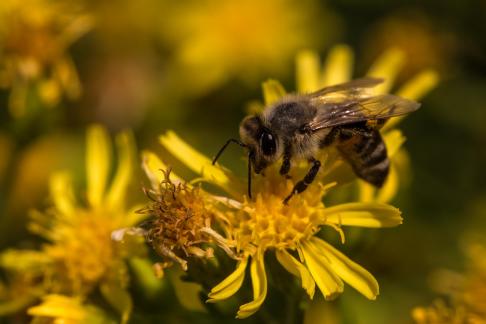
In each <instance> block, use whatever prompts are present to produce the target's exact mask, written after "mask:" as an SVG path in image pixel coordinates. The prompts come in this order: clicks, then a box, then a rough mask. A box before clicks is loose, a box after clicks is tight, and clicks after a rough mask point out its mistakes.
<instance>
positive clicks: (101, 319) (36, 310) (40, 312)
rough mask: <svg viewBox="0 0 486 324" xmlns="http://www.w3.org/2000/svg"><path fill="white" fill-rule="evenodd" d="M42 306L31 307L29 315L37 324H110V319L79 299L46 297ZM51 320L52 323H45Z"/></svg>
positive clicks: (59, 296)
mask: <svg viewBox="0 0 486 324" xmlns="http://www.w3.org/2000/svg"><path fill="white" fill-rule="evenodd" d="M42 299H43V301H42V303H41V304H40V305H38V306H35V307H31V308H29V310H28V312H27V313H28V314H29V315H30V316H33V317H34V320H33V321H32V323H33V324H36V323H39V324H41V323H55V324H57V323H59V324H61V323H62V324H78V323H79V324H81V323H100V324H101V323H108V322H109V317H107V315H106V314H104V312H103V311H102V310H101V309H100V308H98V307H96V306H94V305H86V304H83V301H82V300H81V299H80V298H78V297H68V296H64V295H56V294H51V295H46V296H44V297H43V298H42ZM47 319H50V320H52V321H44V320H47Z"/></svg>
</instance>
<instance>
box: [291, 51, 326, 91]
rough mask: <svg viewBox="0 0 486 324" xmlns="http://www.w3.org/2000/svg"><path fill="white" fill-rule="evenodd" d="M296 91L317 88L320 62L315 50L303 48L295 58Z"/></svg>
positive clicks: (314, 89)
mask: <svg viewBox="0 0 486 324" xmlns="http://www.w3.org/2000/svg"><path fill="white" fill-rule="evenodd" d="M296 70H297V71H296V73H297V82H296V83H297V92H299V93H309V92H312V91H316V90H318V89H319V79H320V77H319V73H320V70H321V68H320V63H319V55H318V54H317V53H316V52H315V51H310V50H304V51H301V52H299V53H298V54H297V58H296Z"/></svg>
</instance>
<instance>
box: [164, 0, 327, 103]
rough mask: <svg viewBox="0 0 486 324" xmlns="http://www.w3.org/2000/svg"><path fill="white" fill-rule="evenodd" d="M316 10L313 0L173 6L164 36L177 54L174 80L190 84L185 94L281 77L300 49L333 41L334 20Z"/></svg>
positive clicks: (167, 13) (207, 0)
mask: <svg viewBox="0 0 486 324" xmlns="http://www.w3.org/2000/svg"><path fill="white" fill-rule="evenodd" d="M317 10H319V9H318V5H317V3H316V2H314V1H313V0H311V1H304V2H299V3H294V2H292V1H289V0H268V1H258V0H237V1H221V0H220V1H212V0H204V1H185V2H175V3H172V4H170V5H169V6H168V7H167V8H166V9H165V13H164V19H162V20H161V23H162V24H163V25H162V34H163V37H164V38H165V40H166V41H167V42H168V43H169V44H170V46H171V48H173V49H174V61H175V63H176V68H175V69H174V76H173V77H172V79H174V78H180V79H181V80H180V82H187V80H190V84H191V87H190V88H187V87H185V89H186V90H185V93H186V94H187V90H190V91H194V92H196V93H201V92H206V91H210V90H212V89H214V88H215V87H217V86H219V85H220V84H222V83H223V82H225V81H227V80H231V79H233V78H240V79H243V80H250V81H257V78H258V77H260V76H261V75H262V72H265V73H266V74H269V73H270V74H281V73H282V72H283V71H284V68H285V66H287V64H288V62H289V61H290V60H291V59H292V58H293V56H294V55H295V52H296V51H297V50H298V49H299V48H302V47H304V46H316V45H318V44H316V40H320V41H319V42H320V43H322V42H325V41H327V40H328V39H329V36H330V35H329V34H330V33H331V32H332V31H333V30H334V29H333V28H332V27H331V26H332V25H333V21H334V19H333V17H332V15H331V14H329V13H327V12H320V13H319V15H317V14H316V11H317ZM174 30H177V33H174ZM184 84H185V83H184Z"/></svg>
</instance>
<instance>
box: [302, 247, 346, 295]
mask: <svg viewBox="0 0 486 324" xmlns="http://www.w3.org/2000/svg"><path fill="white" fill-rule="evenodd" d="M301 250H302V253H303V255H304V259H305V264H306V266H307V269H309V271H310V273H311V274H312V277H313V278H314V280H315V282H316V284H317V286H318V287H319V289H320V290H321V292H322V294H323V295H324V298H325V299H328V300H329V299H333V298H335V297H336V296H337V295H339V294H340V293H342V292H343V289H344V285H343V282H342V281H341V279H339V277H338V276H337V275H336V274H335V273H334V271H333V270H332V269H331V266H330V264H329V260H328V259H327V258H325V257H323V256H322V255H320V254H318V253H317V251H316V250H315V248H314V246H313V245H312V244H311V243H310V242H308V241H305V242H303V243H302V249H301Z"/></svg>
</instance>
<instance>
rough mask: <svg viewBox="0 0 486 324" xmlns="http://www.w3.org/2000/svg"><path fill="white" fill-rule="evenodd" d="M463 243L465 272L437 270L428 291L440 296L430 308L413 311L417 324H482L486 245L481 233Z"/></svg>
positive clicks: (485, 303) (484, 319)
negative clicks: (431, 289) (433, 291)
mask: <svg viewBox="0 0 486 324" xmlns="http://www.w3.org/2000/svg"><path fill="white" fill-rule="evenodd" d="M474 236H476V238H474ZM466 240H467V242H466V244H465V246H464V252H465V254H466V257H467V260H466V266H465V271H464V272H463V273H456V272H453V271H450V270H440V271H437V272H436V273H435V274H434V275H433V276H432V278H431V279H432V280H431V283H432V288H433V289H434V290H435V291H437V292H438V293H440V294H441V295H442V297H441V298H437V299H436V300H435V301H434V302H433V303H432V305H430V306H425V307H416V308H414V309H413V311H412V316H413V318H414V320H415V322H416V323H417V324H442V323H444V324H456V323H457V324H459V323H468V324H469V323H471V324H480V323H486V261H485V258H484V256H485V254H486V245H485V244H484V239H483V238H482V234H480V236H478V235H472V236H469V237H466Z"/></svg>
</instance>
